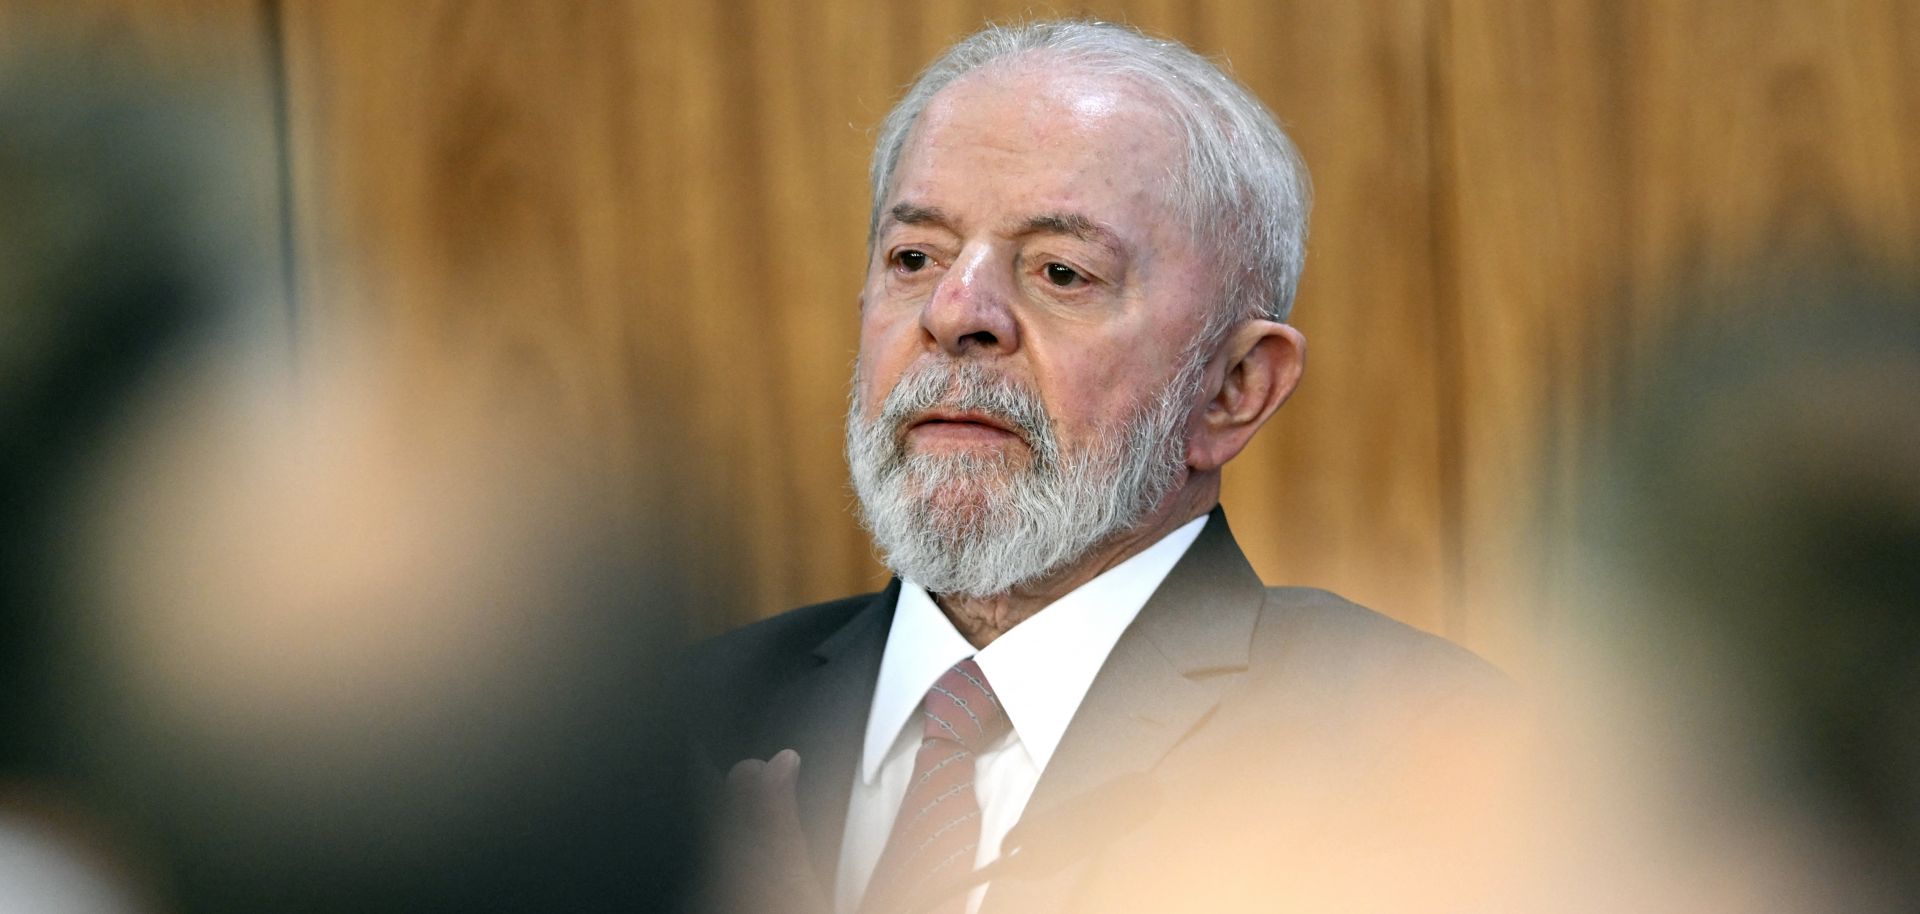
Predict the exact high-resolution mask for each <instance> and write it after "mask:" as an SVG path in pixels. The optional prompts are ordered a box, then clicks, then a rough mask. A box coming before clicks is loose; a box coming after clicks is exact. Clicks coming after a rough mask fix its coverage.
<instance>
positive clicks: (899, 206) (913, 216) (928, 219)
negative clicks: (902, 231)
mask: <svg viewBox="0 0 1920 914" xmlns="http://www.w3.org/2000/svg"><path fill="white" fill-rule="evenodd" d="M887 215H889V216H891V217H893V221H895V222H898V223H900V224H901V225H937V226H940V227H942V228H951V227H952V226H953V220H952V219H949V218H947V214H946V213H943V212H941V211H940V210H939V209H937V208H935V207H931V206H918V205H915V204H912V203H895V204H894V205H893V208H892V209H890V210H887Z"/></svg>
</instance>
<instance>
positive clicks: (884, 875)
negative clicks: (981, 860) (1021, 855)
mask: <svg viewBox="0 0 1920 914" xmlns="http://www.w3.org/2000/svg"><path fill="white" fill-rule="evenodd" d="M920 715H921V724H922V727H923V732H922V736H921V740H920V753H919V755H917V756H915V758H914V760H913V780H911V781H908V782H907V795H906V797H905V798H904V799H903V800H901V802H900V813H899V815H897V816H896V817H895V818H894V821H893V832H892V834H891V835H890V836H889V837H888V838H887V849H886V850H885V851H884V852H882V853H881V855H880V863H879V865H878V866H877V867H875V868H874V871H873V880H872V881H871V882H869V883H868V884H867V895H866V900H865V902H864V903H863V904H862V905H861V906H860V910H861V911H862V912H863V914H893V912H896V911H906V910H916V905H919V904H923V903H925V902H927V901H930V900H931V899H929V898H927V897H926V895H927V893H929V892H938V891H940V890H941V889H943V888H946V887H949V886H953V885H954V884H956V883H957V882H958V881H959V880H960V878H961V877H962V876H965V875H966V874H967V873H969V872H972V870H973V860H974V854H975V852H976V850H977V849H978V848H979V846H980V801H979V798H978V797H977V796H976V795H975V794H974V789H973V760H974V756H976V755H978V754H979V753H981V752H983V751H985V750H986V749H987V747H989V746H992V745H993V744H994V743H995V742H996V741H997V740H999V739H1000V738H1001V737H1002V736H1005V735H1006V733H1007V730H1008V729H1009V724H1008V723H1007V714H1006V712H1005V711H1004V710H1002V709H1001V707H1000V699H998V698H996V697H995V696H994V694H993V689H992V687H990V686H988V685H987V677H986V675H985V674H983V673H981V672H980V665H979V664H977V663H974V662H973V660H972V659H971V658H969V659H966V660H962V661H960V662H959V663H957V664H954V667H953V669H950V670H948V671H947V672H946V674H945V675H943V676H941V677H940V680H939V681H938V682H935V683H934V684H933V688H931V689H928V690H927V697H926V701H925V702H923V703H922V705H921V709H920ZM966 904H967V893H966V892H954V893H953V894H952V895H951V897H947V898H943V899H942V900H941V902H940V905H939V907H935V908H929V909H925V910H929V911H934V912H940V914H961V912H964V911H965V910H966Z"/></svg>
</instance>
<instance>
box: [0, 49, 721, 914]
mask: <svg viewBox="0 0 1920 914" xmlns="http://www.w3.org/2000/svg"><path fill="white" fill-rule="evenodd" d="M76 72H78V71H76V70H69V69H63V68H51V69H49V68H44V67H43V68H38V69H33V68H25V67H22V68H21V69H20V70H19V71H17V72H15V73H13V74H10V75H9V78H7V79H0V201H4V203H0V297H4V308H0V320H4V321H5V322H6V326H5V327H4V329H0V371H4V372H5V375H6V378H5V380H6V383H5V384H4V385H0V441H3V442H4V451H0V461H3V465H0V492H4V497H5V504H4V505H3V506H0V524H4V529H3V530H0V539H3V541H4V548H0V563H4V566H5V567H4V573H0V581H3V582H4V583H0V587H4V588H5V590H4V596H5V598H6V599H5V604H4V606H0V613H4V615H0V625H4V629H3V630H0V635H4V637H0V650H4V651H5V652H6V655H5V656H4V657H0V677H5V682H4V685H5V686H6V688H5V689H4V690H0V694H3V695H4V700H5V701H7V702H9V705H8V707H7V709H6V710H7V712H8V713H7V719H6V721H5V723H6V726H5V727H4V728H0V733H4V739H5V740H6V741H7V742H6V743H5V746H6V751H5V753H4V755H0V848H5V849H12V848H16V847H32V848H40V849H44V850H46V851H47V852H48V855H49V859H53V860H56V861H57V860H60V859H64V860H66V861H67V862H69V863H76V862H77V863H84V864H86V865H84V866H78V867H76V868H75V869H74V871H75V872H76V873H78V874H80V875H79V876H76V877H75V878H78V879H86V878H89V874H90V875H91V877H92V878H97V879H98V880H100V882H99V883H98V884H80V885H72V886H68V887H67V888H68V889H69V890H70V891H69V893H68V897H87V896H86V893H87V892H88V891H93V890H107V889H117V888H124V886H119V887H116V886H114V885H112V884H111V883H112V882H113V881H114V880H115V878H116V872H124V873H130V874H139V873H144V874H146V875H144V876H134V877H133V878H132V881H133V882H135V883H138V884H139V885H140V886H141V887H143V888H144V889H145V891H146V893H147V894H149V895H151V896H153V897H157V898H160V899H164V900H165V901H166V904H165V906H166V907H169V908H174V909H181V910H191V911H196V912H207V911H213V912H217V911H247V912H253V911H343V910H352V911H408V912H416V911H420V912H431V911H454V910H461V911H466V910H476V909H485V910H499V911H542V912H544V911H553V910H567V911H593V910H608V911H612V910H622V911H625V910H644V909H648V908H649V907H654V906H661V905H665V904H668V903H670V901H671V899H672V897H673V895H674V893H675V892H676V891H677V889H678V885H679V883H680V881H681V877H680V871H681V868H682V867H683V865H684V864H683V861H684V857H685V847H686V845H687V844H688V843H689V842H688V841H687V838H688V836H689V833H690V831H691V829H692V824H691V823H690V817H689V816H688V815H687V813H686V809H685V808H684V805H683V803H682V801H681V796H680V794H679V790H678V786H679V783H680V775H681V766H680V765H679V764H678V758H679V757H678V753H677V748H678V747H677V741H676V740H675V739H674V737H673V736H672V735H671V732H670V730H671V728H670V726H669V723H668V713H667V710H666V709H665V708H663V707H662V706H661V705H660V703H659V702H658V701H656V700H655V699H656V697H657V695H658V693H659V685H660V679H661V677H662V675H663V669H664V667H665V665H666V663H667V662H668V658H669V655H670V651H671V649H672V648H673V646H674V644H675V642H676V641H677V629H678V625H677V623H678V619H677V618H676V617H675V616H674V615H672V614H671V613H672V612H674V611H677V610H678V608H679V607H681V606H684V605H688V604H691V603H694V602H695V601H694V600H692V599H691V598H690V597H689V596H688V593H689V590H690V588H691V582H693V581H696V580H699V579H700V576H699V575H698V573H697V571H696V570H694V569H691V568H683V567H679V566H676V565H673V564H671V563H669V562H667V561H665V560H662V559H661V557H660V555H661V553H660V550H659V548H658V547H659V545H660V544H661V543H662V542H664V541H666V539H667V529H666V527H667V521H666V520H665V519H662V518H659V517H656V516H648V517H643V518H640V519H638V520H637V521H636V519H635V518H633V517H631V516H623V515H621V514H620V513H619V512H617V511H615V510H610V509H609V506H610V504H612V499H610V498H609V497H607V495H606V492H605V491H604V487H603V486H602V485H601V483H602V482H603V481H602V480H597V479H593V478H589V477H586V476H583V475H581V474H579V473H576V472H574V469H575V467H574V464H573V463H572V462H570V461H568V460H567V459H566V455H565V454H564V453H562V451H563V448H562V447H560V446H558V445H554V444H553V443H552V441H553V439H551V438H549V437H548V436H547V435H546V434H545V432H546V429H544V428H530V427H528V426H526V425H524V424H523V423H521V422H520V421H519V420H520V419H522V418H524V413H519V412H516V413H512V414H510V415H503V414H502V413H501V411H500V410H498V409H496V408H495V406H496V403H495V400H494V399H493V398H492V397H490V394H491V392H492V388H489V387H485V386H481V385H472V386H468V385H462V384H458V383H441V384H439V385H437V386H433V387H432V388H431V391H432V392H431V394H426V393H423V390H426V389H427V386H425V385H421V384H419V383H417V381H418V377H417V372H418V369H417V367H416V366H413V365H410V364H407V363H403V362H398V361H395V360H394V359H392V358H390V357H383V356H382V355H380V354H377V353H375V354H368V353H365V352H364V351H358V352H357V353H356V354H358V355H360V356H363V357H362V358H361V359H360V360H358V361H355V362H351V363H349V362H343V361H336V362H322V361H318V360H311V359H310V360H308V361H306V362H304V363H303V364H301V366H300V373H299V377H298V378H297V383H295V381H296V379H295V377H294V375H293V369H292V366H291V365H290V364H289V363H288V361H287V359H286V353H285V351H284V350H283V349H280V348H275V347H276V343H277V342H278V341H273V340H263V339H262V338H260V337H258V336H257V335H249V334H248V333H247V332H244V331H245V330H246V329H248V328H249V326H250V325H251V323H252V320H251V315H252V314H253V313H254V312H256V311H258V310H259V309H261V308H273V307H282V306H283V303H279V302H275V301H273V300H272V297H270V296H269V297H264V298H259V299H254V298H249V297H248V296H247V294H246V293H247V292H248V291H250V290H258V289H260V288H262V287H263V286H265V287H271V285H272V283H271V282H270V281H269V282H263V281H262V276H261V273H263V272H270V271H267V269H266V267H265V266H264V264H265V263H266V262H267V261H266V259H265V258H264V257H263V256H262V255H261V248H260V246H259V245H258V244H257V243H254V242H253V241H251V240H254V239H260V238H271V237H273V233H272V232H271V231H262V230H261V227H260V225H259V224H258V223H257V222H254V221H251V216H252V215H253V214H254V213H256V212H257V211H258V210H256V209H255V208H254V206H253V204H254V203H257V202H258V201H249V200H246V199H236V198H244V197H245V193H246V189H247V188H258V187H260V186H262V185H261V184H260V183H258V182H255V181H252V180H250V179H249V180H241V179H239V178H238V177H237V176H236V174H235V173H234V172H233V171H232V170H230V168H231V167H242V168H252V167H258V165H259V163H258V162H256V161H253V160H252V159H248V158H246V156H245V155H239V156H236V154H235V151H234V149H232V148H229V147H228V146H227V145H226V138H228V137H230V136H232V135H234V134H235V133H236V132H241V133H244V132H246V131H247V130H248V129H249V125H245V124H235V123H233V122H232V121H230V120H228V119H227V118H228V117H229V115H228V113H227V109H224V108H223V107H222V106H220V105H219V104H218V103H217V101H208V100H206V99H202V98H199V97H193V96H190V97H184V98H183V97H179V96H177V95H175V94H170V93H169V94H162V93H158V92H155V91H152V90H151V88H150V87H149V86H148V85H146V84H143V83H142V82H141V81H140V80H139V79H137V78H136V79H132V80H129V81H127V82H125V83H113V84H99V83H96V82H93V81H89V80H85V79H79V78H77V77H75V76H74V74H75V73H76ZM254 151H257V150H243V152H254ZM236 159H238V160H242V161H244V162H245V163H247V164H244V165H242V166H233V165H232V163H233V162H234V161H236ZM268 167H271V165H270V160H269V166H268ZM268 186H270V185H268ZM304 304H305V305H306V306H309V307H324V303H318V302H307V303H304ZM265 323H270V322H265ZM353 349H354V347H352V346H336V347H334V349H333V350H331V351H347V350H353ZM442 380H443V381H444V379H442ZM26 798H31V800H30V801H28V800H27V799H26ZM46 836H59V837H58V840H42V839H44V838H46ZM28 838H33V839H34V841H32V842H29V841H28V840H27V839H28ZM53 871H54V870H53V869H51V868H50V869H48V872H53ZM27 888H28V887H27V886H25V885H23V884H19V883H12V884H0V902H5V903H14V904H28V905H31V904H34V903H36V902H37V900H38V898H39V896H23V895H21V894H20V893H21V892H24V891H26V890H27ZM135 894H136V895H137V894H138V893H135ZM129 897H134V896H129ZM4 906H5V905H4V904H0V907H4Z"/></svg>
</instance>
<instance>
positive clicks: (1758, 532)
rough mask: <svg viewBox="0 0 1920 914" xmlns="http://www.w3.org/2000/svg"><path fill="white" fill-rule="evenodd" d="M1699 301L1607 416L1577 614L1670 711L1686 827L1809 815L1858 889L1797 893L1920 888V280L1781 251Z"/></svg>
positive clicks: (1834, 903) (1685, 309)
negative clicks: (1784, 264) (1736, 285)
mask: <svg viewBox="0 0 1920 914" xmlns="http://www.w3.org/2000/svg"><path fill="white" fill-rule="evenodd" d="M1681 305H1682V307H1680V308H1678V309H1676V310H1677V311H1678V313H1680V314H1682V315H1684V316H1683V318H1682V319H1681V321H1680V323H1679V325H1678V326H1677V327H1676V328H1675V331H1674V332H1673V333H1672V334H1671V335H1670V337H1668V338H1667V339H1666V340H1665V341H1664V342H1663V343H1662V344H1661V345H1660V346H1658V347H1657V348H1656V349H1655V350H1654V351H1653V352H1652V353H1651V354H1650V355H1649V356H1648V357H1646V358H1644V359H1641V360H1637V364H1636V366H1635V367H1634V368H1633V369H1632V370H1630V371H1629V377H1631V378H1632V379H1633V381H1632V383H1631V384H1630V386H1629V389H1628V390H1627V391H1626V397H1625V399H1624V400H1623V403H1624V404H1625V405H1624V408H1623V409H1622V410H1620V412H1619V415H1618V417H1617V421H1615V422H1613V423H1611V424H1609V425H1608V426H1606V427H1605V428H1603V429H1601V430H1600V433H1601V435H1602V439H1603V441H1602V443H1601V444H1600V445H1599V446H1597V447H1596V451H1597V452H1599V453H1600V454H1601V455H1602V459H1601V461H1600V464H1599V466H1600V470H1599V472H1597V473H1596V474H1594V475H1593V476H1592V477H1591V478H1590V480H1589V482H1588V484H1587V489H1586V491H1585V493H1584V497H1583V498H1582V508H1583V515H1582V517H1583V521H1582V528H1583V529H1582V530H1581V533H1582V538H1583V540H1584V546H1585V549H1586V553H1585V556H1584V558H1583V561H1584V563H1585V564H1586V565H1587V566H1588V567H1587V569H1586V570H1587V572H1588V574H1589V581H1588V584H1589V586H1590V588H1591V593H1592V594H1594V596H1590V598H1589V599H1587V600H1586V605H1587V606H1588V607H1589V608H1590V610H1591V611H1590V613H1589V614H1588V615H1586V616H1585V617H1582V618H1578V619H1576V620H1575V623H1576V633H1577V634H1578V633H1585V634H1600V635H1602V643H1603V646H1602V647H1601V649H1600V655H1601V656H1602V658H1603V662H1608V663H1612V664H1615V665H1616V666H1617V667H1618V668H1617V670H1616V671H1615V675H1617V676H1619V677H1621V678H1623V679H1624V680H1626V681H1627V682H1629V683H1631V687H1630V688H1631V692H1632V694H1633V695H1634V696H1637V700H1639V701H1641V702H1644V706H1645V707H1649V708H1654V709H1657V710H1655V711H1654V712H1653V714H1652V716H1653V717H1654V718H1655V719H1656V720H1657V721H1658V723H1657V725H1656V726H1657V728H1658V729H1657V731H1656V732H1655V733H1653V734H1650V735H1649V738H1650V740H1651V741H1652V742H1654V743H1657V744H1660V745H1662V746H1664V747H1666V751H1667V752H1668V753H1669V760H1670V761H1672V762H1674V766H1675V767H1676V768H1677V769H1684V771H1683V773H1682V775H1681V777H1682V780H1683V782H1684V783H1683V786H1682V787H1681V790H1682V796H1684V797H1686V798H1687V799H1685V800H1684V801H1682V802H1678V803H1675V804H1674V805H1673V806H1672V807H1671V808H1668V809H1667V811H1666V812H1665V813H1664V815H1663V818H1664V819H1665V820H1666V821H1667V823H1668V827H1669V828H1670V830H1672V831H1673V832H1674V833H1676V834H1678V833H1684V829H1682V828H1681V827H1680V826H1678V825H1676V824H1674V823H1676V822H1680V821H1683V820H1692V819H1696V818H1697V819H1703V820H1719V826H1718V827H1721V828H1722V829H1724V830H1727V831H1734V832H1737V831H1740V830H1742V829H1743V828H1745V829H1747V830H1748V831H1749V833H1748V834H1747V835H1746V836H1744V837H1743V838H1741V839H1740V840H1757V839H1755V838H1754V837H1753V836H1754V834H1757V831H1756V829H1757V828H1762V827H1764V824H1765V823H1766V822H1767V821H1769V820H1771V821H1773V822H1774V823H1775V824H1777V822H1779V821H1789V822H1792V823H1795V826H1796V827H1797V828H1798V829H1800V830H1801V831H1803V832H1804V834H1803V835H1802V836H1801V839H1800V840H1802V841H1804V843H1805V844H1806V845H1807V846H1809V847H1819V848H1822V853H1824V854H1827V855H1830V858H1831V859H1828V860H1826V861H1823V862H1820V863H1819V864H1817V865H1813V866H1810V867H1809V869H1808V872H1810V873H1816V872H1818V871H1821V870H1825V872H1824V873H1819V874H1818V875H1817V876H1816V877H1815V878H1814V879H1811V880H1806V881H1805V884H1810V885H1811V884H1817V882H1818V879H1819V878H1823V877H1832V880H1833V885H1837V886H1845V887H1846V888H1845V890H1846V891H1849V892H1855V893H1857V895H1856V896H1855V897H1853V898H1851V899H1850V900H1847V901H1845V902H1844V903H1842V902H1841V901H1840V900H1839V899H1837V898H1835V897H1832V896H1828V897H1826V898H1825V899H1824V900H1811V901H1807V902H1806V904H1807V906H1806V907H1798V908H1797V909H1800V910H1808V909H1818V910H1842V909H1844V910H1863V909H1869V910H1877V909H1881V908H1877V907H1873V905H1885V908H1884V909H1885V910H1914V909H1916V908H1920V866H1916V865H1915V861H1920V286H1916V285H1915V284H1914V283H1913V282H1911V281H1909V280H1906V279H1903V278H1891V277H1887V276H1885V275H1876V274H1875V273H1874V272H1873V271H1872V270H1870V269H1866V268H1861V267H1856V266H1851V265H1846V264H1839V265H1835V264H1827V265H1821V266H1815V267H1804V268H1801V269H1797V270H1795V269H1784V268H1774V269H1771V270H1768V271H1764V272H1760V273H1757V274H1756V276H1755V278H1754V280H1753V284H1752V285H1751V286H1750V287H1748V288H1743V289H1734V290H1721V291H1720V292H1718V293H1716V294H1713V295H1708V296H1706V297H1705V298H1704V299H1702V300H1697V301H1688V302H1682V303H1681ZM1755 823H1761V824H1760V825H1759V826H1756V824H1755ZM1707 833H1711V832H1707ZM1783 843H1791V842H1783ZM1835 874H1838V875H1837V876H1835ZM1829 887H1830V888H1831V887H1832V886H1829ZM1814 896H1816V897H1817V896H1818V892H1815V893H1814ZM1772 903H1774V904H1784V905H1785V908H1783V909H1796V907H1795V905H1796V903H1795V902H1789V901H1784V900H1782V899H1775V900H1774V901H1773V902H1772ZM1856 904H1864V905H1867V906H1868V907H1865V908H1862V907H1857V906H1855V905H1856Z"/></svg>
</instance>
